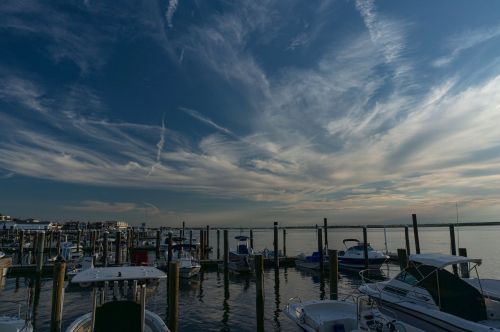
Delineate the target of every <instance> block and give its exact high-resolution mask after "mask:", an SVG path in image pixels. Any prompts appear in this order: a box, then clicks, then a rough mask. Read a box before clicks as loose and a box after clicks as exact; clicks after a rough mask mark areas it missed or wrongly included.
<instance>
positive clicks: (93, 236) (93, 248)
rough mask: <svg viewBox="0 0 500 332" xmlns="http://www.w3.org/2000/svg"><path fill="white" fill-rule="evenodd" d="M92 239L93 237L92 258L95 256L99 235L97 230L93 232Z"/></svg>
mask: <svg viewBox="0 0 500 332" xmlns="http://www.w3.org/2000/svg"><path fill="white" fill-rule="evenodd" d="M90 237H91V241H92V245H91V246H92V256H94V255H95V243H96V241H97V239H96V238H97V234H96V231H95V230H92V231H91V235H90Z"/></svg>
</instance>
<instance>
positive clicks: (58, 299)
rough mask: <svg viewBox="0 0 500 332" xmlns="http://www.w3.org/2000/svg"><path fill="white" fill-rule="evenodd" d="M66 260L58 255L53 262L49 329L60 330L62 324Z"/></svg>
mask: <svg viewBox="0 0 500 332" xmlns="http://www.w3.org/2000/svg"><path fill="white" fill-rule="evenodd" d="M65 274H66V262H65V261H64V259H63V258H62V257H61V256H58V257H57V259H56V261H55V263H54V276H53V279H54V280H53V283H52V310H51V317H50V331H51V332H60V331H61V326H62V310H63V301H64V275H65Z"/></svg>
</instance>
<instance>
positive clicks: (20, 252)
mask: <svg viewBox="0 0 500 332" xmlns="http://www.w3.org/2000/svg"><path fill="white" fill-rule="evenodd" d="M23 255H24V231H23V230H21V231H19V249H18V251H17V263H18V264H21V265H22V264H23Z"/></svg>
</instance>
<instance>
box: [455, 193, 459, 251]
mask: <svg viewBox="0 0 500 332" xmlns="http://www.w3.org/2000/svg"><path fill="white" fill-rule="evenodd" d="M455 210H456V212H457V240H458V248H460V228H459V227H458V225H459V223H458V202H455Z"/></svg>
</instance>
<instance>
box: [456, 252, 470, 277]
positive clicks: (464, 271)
mask: <svg viewBox="0 0 500 332" xmlns="http://www.w3.org/2000/svg"><path fill="white" fill-rule="evenodd" d="M458 254H459V255H460V256H463V257H467V249H466V248H458ZM460 274H461V275H462V278H470V273H469V264H468V263H462V264H460Z"/></svg>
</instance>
